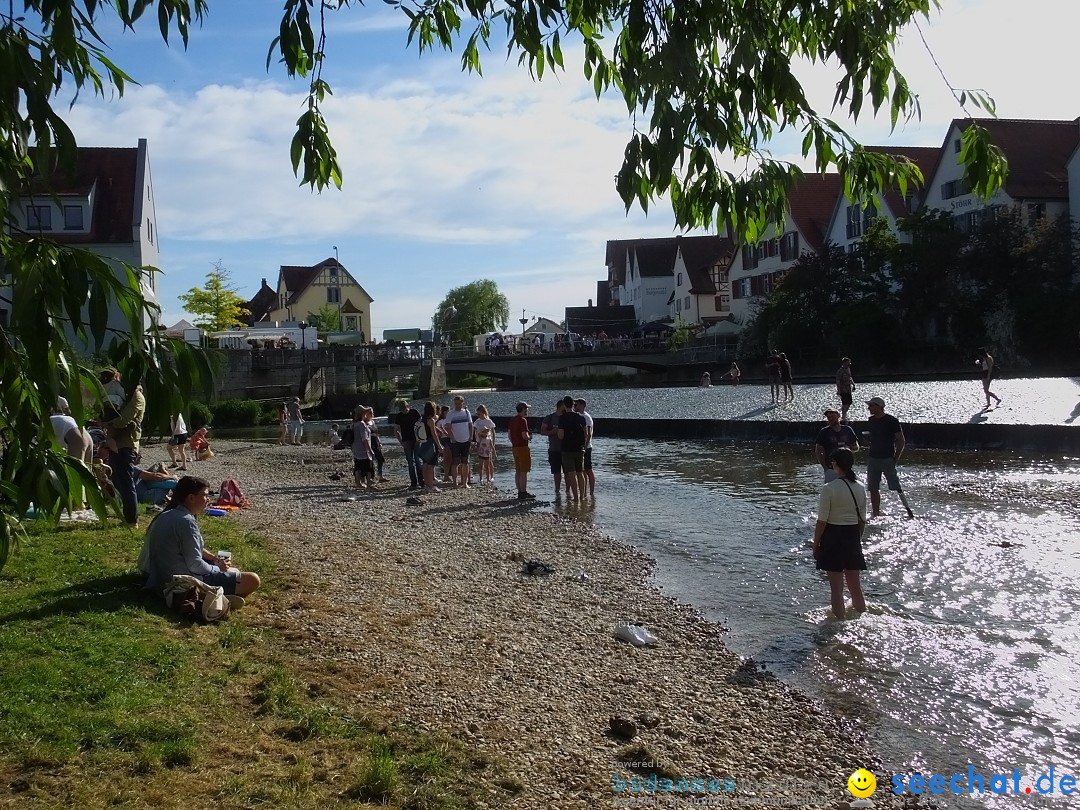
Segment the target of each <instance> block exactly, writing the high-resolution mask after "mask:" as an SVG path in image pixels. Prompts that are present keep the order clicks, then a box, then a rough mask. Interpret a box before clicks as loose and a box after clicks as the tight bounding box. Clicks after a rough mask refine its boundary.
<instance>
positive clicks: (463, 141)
mask: <svg viewBox="0 0 1080 810" xmlns="http://www.w3.org/2000/svg"><path fill="white" fill-rule="evenodd" d="M944 6H945V8H944V9H943V10H942V12H940V14H938V15H936V16H935V17H934V19H933V20H932V21H931V22H930V23H929V24H927V25H924V27H923V31H924V33H925V34H926V37H927V40H928V42H929V44H930V47H931V48H932V50H933V52H934V54H935V56H936V57H937V60H938V62H939V63H940V64H941V66H942V68H943V69H944V71H945V73H946V75H947V76H948V77H949V80H950V81H951V82H952V84H953V85H954V86H957V87H966V88H971V87H981V88H985V89H986V90H988V91H989V92H990V93H991V95H993V96H994V97H995V99H996V101H997V104H998V114H999V115H1000V116H1002V117H1008V118H1060V119H1074V118H1076V117H1077V116H1080V87H1078V86H1077V84H1076V83H1075V82H1073V81H1072V80H1071V77H1072V76H1073V75H1074V73H1075V62H1074V59H1075V44H1074V42H1073V41H1072V37H1071V32H1072V31H1074V30H1075V24H1076V22H1077V20H1078V19H1080V6H1078V5H1077V4H1076V3H1075V2H1074V0H1028V2H1026V3H1023V4H1020V3H1017V2H1016V0H944ZM278 14H279V11H278V4H276V3H267V2H265V0H258V2H256V1H255V0H228V2H224V0H212V2H211V12H210V15H209V16H208V17H207V19H206V20H205V22H204V24H203V26H202V27H201V29H195V30H194V31H193V32H192V36H191V42H190V47H189V48H188V50H187V51H184V50H183V49H182V48H180V47H179V44H178V43H174V45H173V47H166V46H165V45H164V44H163V43H162V42H161V39H160V36H159V35H158V32H157V21H156V17H155V18H153V19H150V18H148V19H146V20H145V21H144V24H141V25H140V26H139V28H138V30H137V31H136V33H134V34H132V33H131V32H123V33H121V32H119V31H112V32H106V38H107V40H108V41H109V43H110V45H111V47H112V54H111V56H112V58H113V59H114V61H116V62H117V63H118V64H119V65H120V66H121V67H123V68H124V69H125V70H127V72H128V73H129V74H131V75H132V76H133V77H134V78H135V79H136V80H137V81H138V82H139V83H140V85H139V86H135V87H129V88H128V90H127V92H125V94H124V96H123V98H119V99H118V98H112V97H110V98H109V99H105V100H102V99H90V98H89V96H87V95H84V96H83V97H82V98H81V99H80V100H79V103H78V104H77V105H76V106H75V107H74V108H73V110H72V111H71V112H70V114H69V116H68V120H69V121H70V122H71V125H72V128H73V130H74V132H75V135H76V137H77V138H78V139H79V142H80V144H82V145H85V146H134V145H135V143H136V142H137V140H138V139H139V138H140V137H145V138H147V139H148V141H149V145H150V157H151V167H152V172H153V179H154V188H155V195H156V202H157V212H158V229H159V233H160V244H161V251H162V255H161V267H162V269H163V270H164V271H165V274H164V277H163V279H162V283H161V284H160V285H159V294H160V297H161V303H162V307H163V310H164V320H165V322H166V323H169V324H171V323H173V322H174V321H175V320H177V319H179V318H180V317H182V316H184V314H185V313H184V312H183V310H182V307H181V305H180V303H179V301H178V300H177V296H178V295H179V294H181V293H183V292H185V291H186V290H188V289H189V288H190V287H192V286H199V285H201V284H202V282H203V280H204V279H205V275H206V273H207V271H209V270H210V266H211V263H212V262H214V261H217V260H219V259H220V260H221V261H222V262H223V263H224V264H225V266H226V267H227V268H228V269H229V270H230V271H231V273H232V278H233V281H234V283H235V284H236V286H237V287H238V288H239V291H240V292H241V294H243V295H245V297H246V296H250V295H253V294H254V293H255V291H256V290H257V289H258V286H259V283H260V280H261V279H262V278H266V279H267V280H268V282H269V283H270V284H271V286H274V285H275V284H276V279H277V271H278V267H279V266H280V265H282V264H298V265H310V264H314V263H316V262H319V261H321V260H323V259H325V258H327V257H330V256H333V255H334V250H333V246H335V245H336V246H337V248H338V255H339V257H340V260H341V262H342V264H344V265H345V266H346V267H347V268H348V269H349V270H350V272H352V274H353V275H354V276H355V277H356V278H357V279H358V280H359V281H360V283H361V284H362V285H363V286H364V287H365V288H366V289H367V291H368V292H369V293H370V294H371V295H372V296H373V297H374V299H375V303H374V304H373V305H372V321H373V324H372V326H373V327H374V335H375V336H380V335H381V333H382V330H383V329H388V328H398V327H408V326H420V327H426V326H429V325H430V319H431V313H432V312H433V310H434V309H435V306H436V305H437V304H438V302H439V301H440V300H441V299H442V298H443V296H444V295H445V294H446V292H447V291H448V290H449V289H450V288H452V287H456V286H460V285H461V284H465V283H468V282H469V281H473V280H475V279H479V278H490V279H493V280H495V281H496V282H497V283H498V285H499V288H500V289H501V290H502V291H503V292H504V293H505V294H506V296H507V297H508V299H509V301H510V308H511V329H518V328H520V325H519V324H517V319H518V318H520V317H521V312H522V310H525V314H526V317H530V318H531V317H534V316H547V317H551V318H553V319H554V320H556V321H558V320H561V319H562V316H563V308H564V307H566V306H581V305H584V304H585V302H586V300H587V299H589V298H592V297H593V296H594V295H595V289H596V281H597V280H598V279H600V278H602V277H604V274H605V268H604V246H605V242H606V241H607V240H608V239H619V238H631V237H641V236H667V235H671V234H672V233H673V231H672V224H673V219H672V217H671V214H670V212H669V210H668V208H667V203H666V201H661V202H660V203H658V204H657V205H656V206H655V207H654V208H653V210H652V211H651V212H650V214H649V215H648V216H645V215H644V214H642V213H641V212H640V211H638V210H637V209H632V210H631V212H630V213H629V214H626V213H625V212H624V209H623V206H622V202H621V201H620V200H619V198H618V195H617V194H616V193H615V190H614V184H613V177H614V175H615V173H616V172H617V171H618V168H619V165H620V163H621V157H622V150H623V147H624V145H625V142H626V139H627V137H628V135H629V133H630V123H629V121H628V118H627V115H626V111H625V107H624V106H623V104H622V102H621V100H619V99H617V98H604V99H602V100H601V101H599V102H598V101H597V100H596V99H595V97H594V96H593V94H592V90H591V87H590V85H589V83H587V82H585V80H584V78H583V77H582V74H581V70H580V65H579V62H576V61H574V60H575V59H579V58H580V54H579V53H576V52H574V50H573V49H572V48H569V47H565V46H564V50H565V52H566V60H567V71H566V72H565V73H562V74H554V75H551V74H548V75H546V76H545V78H544V80H543V81H542V82H534V81H532V80H531V79H530V78H529V77H528V75H527V73H526V72H525V71H524V70H523V69H521V68H519V67H517V65H516V64H514V63H511V64H507V63H506V61H505V59H504V56H503V51H501V50H498V49H497V50H495V51H493V52H492V53H490V54H488V55H487V56H486V61H485V64H484V76H483V77H482V78H481V77H477V76H475V75H473V76H469V75H466V74H464V73H462V72H461V70H460V61H459V56H458V54H456V53H454V54H446V53H442V52H437V53H430V54H426V55H425V56H423V57H420V56H418V54H417V51H416V49H415V47H412V48H406V45H405V41H406V20H405V18H404V15H401V14H400V13H399V12H394V11H393V9H391V8H390V7H389V6H385V5H383V4H381V3H371V4H370V5H369V6H368V7H363V6H356V7H353V8H348V9H343V10H341V11H339V12H337V13H335V14H332V15H330V17H331V23H330V34H329V37H328V43H327V45H328V53H329V59H328V62H327V65H326V68H325V70H324V78H326V79H327V80H328V81H329V82H330V84H331V86H332V87H333V89H334V96H333V98H332V99H331V100H330V101H329V102H328V103H327V105H326V107H325V112H326V115H327V118H328V120H329V124H330V128H331V136H332V138H333V140H334V144H335V146H336V148H337V150H338V154H339V158H340V160H341V163H342V166H343V171H344V176H345V184H344V188H343V189H342V190H341V191H327V192H324V193H322V194H313V193H312V192H310V191H309V190H308V189H306V188H300V187H298V185H297V182H296V180H295V178H294V177H293V174H292V169H291V166H290V163H289V158H288V145H289V141H290V139H291V137H292V133H293V124H294V122H295V120H296V118H297V117H298V116H299V115H300V113H301V112H302V109H303V106H302V105H303V100H304V90H305V85H304V83H303V82H302V81H296V82H292V81H289V80H288V79H287V78H286V77H285V74H284V70H283V68H281V67H280V66H279V65H276V64H273V65H271V68H270V71H269V73H268V72H267V71H266V69H265V65H266V54H267V49H268V47H269V44H270V41H271V40H272V39H273V37H274V36H275V34H276V31H277V25H278V23H279V17H278ZM899 60H900V64H901V68H902V69H903V70H904V71H905V72H906V74H907V75H908V78H909V80H910V81H911V82H912V85H913V87H914V89H915V90H916V92H918V93H919V94H920V98H921V102H922V111H923V116H922V120H921V121H920V122H912V123H909V124H907V125H906V126H903V127H901V128H899V129H898V131H897V132H895V133H891V134H890V133H889V128H888V122H887V121H885V120H882V121H874V120H871V119H863V120H860V122H859V124H858V125H857V126H854V127H853V129H854V132H855V133H856V134H857V136H859V137H860V138H862V139H863V141H864V142H866V143H903V144H909V145H933V146H937V145H939V144H940V142H941V139H942V138H943V137H944V135H945V131H946V127H947V124H948V122H949V121H950V120H951V119H952V118H954V117H958V116H960V115H962V112H961V111H960V110H959V109H958V108H957V106H956V104H955V102H954V101H952V100H951V97H950V96H949V93H948V91H947V89H946V87H945V85H944V83H943V81H942V79H941V77H940V76H939V75H938V73H937V71H936V68H935V67H934V66H933V63H932V62H931V60H930V58H929V56H928V55H927V53H926V50H925V49H924V47H923V46H922V43H921V42H920V40H919V37H918V34H917V32H915V31H911V32H909V33H908V34H907V35H906V36H905V37H904V40H903V42H902V43H901V46H900V49H899ZM515 61H516V60H515ZM805 81H806V84H807V86H808V88H809V91H810V95H811V98H812V99H814V100H818V101H819V102H820V104H821V105H822V106H823V107H827V105H828V103H829V101H830V100H831V98H832V88H833V87H834V86H835V81H836V79H835V76H834V74H833V73H832V72H831V71H830V70H829V69H828V68H818V69H807V70H806V72H805ZM796 148H797V142H796V141H795V140H792V141H783V140H781V141H778V142H777V143H775V144H774V145H773V151H774V153H775V154H777V155H778V156H784V157H788V158H791V157H794V150H795V149H796ZM369 334H372V332H370V331H369Z"/></svg>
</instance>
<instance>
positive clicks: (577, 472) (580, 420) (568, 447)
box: [558, 396, 585, 501]
mask: <svg viewBox="0 0 1080 810" xmlns="http://www.w3.org/2000/svg"><path fill="white" fill-rule="evenodd" d="M558 433H559V441H560V442H561V444H562V468H563V475H565V476H566V486H567V487H568V488H569V489H570V500H573V501H578V500H581V499H582V498H583V497H584V496H585V417H584V416H582V415H581V414H580V413H577V412H575V411H574V398H573V397H571V396H567V397H565V398H563V401H562V413H560V414H559V427H558Z"/></svg>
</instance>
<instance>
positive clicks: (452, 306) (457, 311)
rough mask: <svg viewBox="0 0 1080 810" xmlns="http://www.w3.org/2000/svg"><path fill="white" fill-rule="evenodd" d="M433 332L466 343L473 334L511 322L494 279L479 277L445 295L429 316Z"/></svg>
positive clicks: (504, 326)
mask: <svg viewBox="0 0 1080 810" xmlns="http://www.w3.org/2000/svg"><path fill="white" fill-rule="evenodd" d="M431 320H432V325H433V326H434V327H435V331H436V332H439V333H440V334H441V335H443V336H444V337H447V338H448V339H449V340H451V341H452V342H454V343H469V342H471V341H472V339H473V336H474V335H479V334H483V333H484V332H491V331H494V330H495V328H496V327H498V328H499V329H503V330H505V329H506V327H507V326H508V325H509V323H510V303H509V302H508V301H507V300H506V296H505V295H503V294H502V293H501V292H499V287H498V285H496V284H495V282H494V281H490V280H488V279H481V280H480V281H473V282H471V283H469V284H466V285H464V286H462V287H455V288H454V289H452V290H450V292H448V293H447V294H446V297H445V298H444V299H443V300H442V303H440V304H439V306H438V307H437V308H436V309H435V314H434V315H433V316H432V319H431Z"/></svg>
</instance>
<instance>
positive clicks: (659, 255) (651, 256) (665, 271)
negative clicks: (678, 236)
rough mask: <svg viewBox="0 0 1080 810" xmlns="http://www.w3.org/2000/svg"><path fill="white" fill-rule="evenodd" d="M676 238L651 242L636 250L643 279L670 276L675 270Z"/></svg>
mask: <svg viewBox="0 0 1080 810" xmlns="http://www.w3.org/2000/svg"><path fill="white" fill-rule="evenodd" d="M675 253H676V242H675V238H674V237H672V238H671V239H664V240H649V241H647V242H643V243H642V244H639V245H637V246H636V247H635V248H634V255H635V256H636V257H637V267H638V272H639V273H640V274H641V277H642V278H662V277H663V276H670V275H672V273H673V272H674V269H675Z"/></svg>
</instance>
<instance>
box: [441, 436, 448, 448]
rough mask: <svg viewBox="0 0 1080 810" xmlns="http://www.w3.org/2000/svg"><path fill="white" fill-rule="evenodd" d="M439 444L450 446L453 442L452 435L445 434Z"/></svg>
mask: <svg viewBox="0 0 1080 810" xmlns="http://www.w3.org/2000/svg"><path fill="white" fill-rule="evenodd" d="M439 444H441V445H442V446H443V447H449V446H450V444H451V442H450V437H449V436H443V437H442V438H441V439H439Z"/></svg>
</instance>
